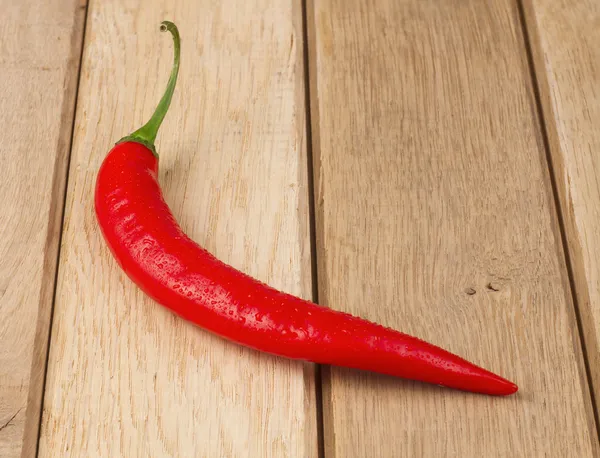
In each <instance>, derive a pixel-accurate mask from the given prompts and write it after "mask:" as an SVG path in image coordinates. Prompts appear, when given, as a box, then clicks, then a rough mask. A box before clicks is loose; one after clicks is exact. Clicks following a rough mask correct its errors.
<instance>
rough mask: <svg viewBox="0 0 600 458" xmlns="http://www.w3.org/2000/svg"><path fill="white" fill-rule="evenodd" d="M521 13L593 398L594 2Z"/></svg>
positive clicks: (599, 34)
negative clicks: (562, 223) (537, 85)
mask: <svg viewBox="0 0 600 458" xmlns="http://www.w3.org/2000/svg"><path fill="white" fill-rule="evenodd" d="M524 4H525V13H526V14H525V17H526V19H527V25H528V30H529V37H530V41H531V49H532V52H533V56H534V62H535V68H536V75H537V81H538V84H539V87H540V95H541V100H542V106H543V112H544V118H545V120H546V128H547V132H548V139H549V148H550V152H551V155H552V164H553V170H554V176H555V180H556V185H557V190H558V196H559V200H560V204H561V209H562V215H563V221H564V224H565V231H566V236H567V240H568V249H569V254H570V259H571V265H572V271H573V274H574V275H573V277H574V283H575V290H576V292H577V303H578V306H579V310H580V314H581V323H582V328H583V332H584V336H585V343H586V350H587V351H586V354H587V357H588V361H589V365H590V370H591V375H592V384H593V387H594V392H595V397H596V399H598V397H599V396H600V264H599V262H600V214H599V213H598V202H599V200H600V182H599V177H600V155H599V154H598V153H599V151H600V91H599V89H598V88H600V48H599V47H598V43H600V29H599V28H598V23H599V21H600V4H599V3H598V2H594V1H590V0H588V1H583V2H576V4H575V5H574V4H573V3H572V2H568V1H563V0H549V1H531V0H529V1H526V2H525V3H524Z"/></svg>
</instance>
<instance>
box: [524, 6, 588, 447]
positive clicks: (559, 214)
mask: <svg viewBox="0 0 600 458" xmlns="http://www.w3.org/2000/svg"><path fill="white" fill-rule="evenodd" d="M515 1H516V2H517V7H518V11H519V22H520V25H521V29H522V34H523V47H524V49H525V52H526V55H527V64H528V65H529V71H530V74H531V87H532V89H533V93H534V96H535V103H536V107H535V109H536V116H537V119H538V124H539V126H540V131H541V134H542V139H543V142H544V152H545V154H546V162H547V165H548V175H549V181H550V184H551V187H552V197H553V203H554V208H555V212H556V218H557V224H558V228H559V231H560V240H561V244H562V250H563V256H564V259H565V268H566V270H567V275H568V278H569V287H570V290H571V297H572V300H573V308H574V312H575V318H576V322H577V331H578V333H579V341H580V342H581V351H582V353H583V363H584V367H585V372H586V376H587V383H588V387H589V389H588V391H589V396H590V402H591V405H592V414H593V417H594V422H595V426H596V434H597V435H598V438H599V439H600V419H599V417H598V402H597V399H596V396H595V393H594V389H593V388H594V386H593V383H592V372H591V368H590V358H589V352H588V348H587V346H586V341H585V333H584V330H583V320H582V317H581V304H580V302H579V295H578V293H577V285H576V282H575V275H574V273H573V257H572V253H571V250H570V248H569V242H568V239H567V231H566V223H565V218H564V213H563V209H562V207H561V205H560V197H559V192H558V185H557V177H556V168H555V167H554V164H553V162H552V154H551V151H550V141H549V137H548V119H547V117H546V116H545V114H544V110H543V107H542V98H541V90H540V86H541V84H540V79H544V68H543V67H542V68H539V69H538V71H536V66H535V59H534V53H533V46H537V47H539V43H538V42H537V41H536V42H535V44H534V42H533V41H532V39H531V37H532V35H533V36H537V34H536V27H535V25H532V24H528V21H527V15H526V14H525V6H524V4H523V1H524V0H515ZM530 28H532V29H533V30H530Z"/></svg>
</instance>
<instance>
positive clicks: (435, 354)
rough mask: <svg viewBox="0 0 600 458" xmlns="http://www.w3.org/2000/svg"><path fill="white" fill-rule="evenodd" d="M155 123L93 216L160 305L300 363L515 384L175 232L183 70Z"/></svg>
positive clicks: (123, 159) (486, 388)
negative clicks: (164, 138)
mask: <svg viewBox="0 0 600 458" xmlns="http://www.w3.org/2000/svg"><path fill="white" fill-rule="evenodd" d="M161 30H162V31H167V30H168V31H169V32H171V34H172V35H173V40H174V50H175V59H174V64H173V69H172V71H171V76H170V79H169V82H168V85H167V89H166V92H165V94H164V95H163V97H162V99H161V101H160V103H159V105H158V107H157V108H156V111H155V113H154V114H153V116H152V118H151V119H150V120H149V121H148V123H147V124H146V125H144V126H143V127H142V128H140V129H139V130H137V131H135V132H133V133H132V134H131V135H129V136H127V137H125V138H123V139H122V140H120V141H119V142H117V144H116V145H115V146H114V147H113V148H112V150H111V151H110V152H109V153H108V155H107V157H106V158H105V160H104V162H103V163H102V166H101V167H100V170H99V173H98V177H97V183H96V194H95V210H96V216H97V219H98V223H99V225H100V228H101V231H102V234H103V236H104V238H105V240H106V243H107V244H108V246H109V248H110V250H111V252H112V254H113V255H114V257H115V258H116V260H117V261H118V263H119V265H120V266H121V267H122V269H123V270H124V271H125V272H126V273H127V275H128V276H129V277H130V278H131V279H132V280H133V281H134V282H135V283H136V284H137V285H138V286H139V287H140V288H141V289H142V290H143V291H144V292H145V293H146V294H148V295H149V296H150V297H152V298H153V299H154V300H155V301H157V302H158V303H160V304H162V305H163V306H165V307H167V308H169V309H170V310H172V311H173V312H175V313H176V314H178V315H179V316H181V317H182V318H184V319H186V320H189V321H191V322H193V323H195V324H196V325H198V326H199V327H201V328H204V329H206V330H208V331H211V332H213V333H216V334H218V335H220V336H222V337H223V338H226V339H229V340H231V341H234V342H237V343H239V344H242V345H245V346H248V347H251V348H254V349H257V350H260V351H263V352H267V353H271V354H275V355H279V356H284V357H288V358H293V359H301V360H307V361H312V362H315V363H320V364H330V365H334V366H345V367H350V368H356V369H362V370H368V371H373V372H378V373H383V374H389V375H392V376H398V377H402V378H406V379H413V380H419V381H423V382H428V383H434V384H438V385H442V386H446V387H451V388H455V389H459V390H466V391H471V392H479V393H486V394H491V395H508V394H512V393H514V392H516V391H517V389H518V388H517V386H516V385H515V384H513V383H512V382H509V381H508V380H505V379H503V378H501V377H499V376H497V375H495V374H492V373H491V372H488V371H486V370H485V369H482V368H480V367H477V366H475V365H473V364H471V363H469V362H468V361H465V360H464V359H462V358H460V357H458V356H456V355H454V354H451V353H449V352H447V351H445V350H442V349H441V348H438V347H436V346H434V345H431V344H429V343H426V342H423V341H422V340H419V339H417V338H415V337H411V336H408V335H406V334H403V333H400V332H398V331H395V330H393V329H389V328H385V327H383V326H381V325H379V324H376V323H372V322H369V321H367V320H364V319H362V318H359V317H356V316H352V315H350V314H347V313H343V312H339V311H335V310H332V309H329V308H327V307H323V306H320V305H317V304H314V303H312V302H309V301H306V300H303V299H300V298H298V297H295V296H292V295H290V294H287V293H284V292H281V291H277V290H276V289H274V288H271V287H270V286H268V285H266V284H264V283H261V282H259V281H257V280H255V279H253V278H251V277H250V276H248V275H246V274H244V273H242V272H240V271H238V270H236V269H234V268H233V267H231V266H229V265H227V264H225V263H223V262H221V261H220V260H218V259H217V258H216V257H214V256H213V255H212V254H210V253H209V252H207V251H206V250H205V249H203V248H202V247H200V246H199V245H197V244H196V243H195V242H194V241H193V240H191V239H190V238H189V237H188V236H187V235H186V234H185V233H184V232H183V231H182V229H181V228H180V226H179V225H178V224H177V222H176V220H175V218H174V216H173V214H172V213H171V211H170V209H169V207H168V206H167V204H166V202H165V200H164V199H163V194H162V191H161V188H160V185H159V183H158V180H157V172H158V156H157V153H156V150H155V147H154V140H155V138H156V134H157V132H158V129H159V127H160V124H161V123H162V120H163V118H164V116H165V114H166V112H167V110H168V108H169V105H170V103H171V98H172V95H173V91H174V89H175V83H176V80H177V74H178V71H179V55H180V39H179V32H178V30H177V27H176V26H175V25H174V24H173V23H171V22H168V21H165V22H163V23H162V24H161Z"/></svg>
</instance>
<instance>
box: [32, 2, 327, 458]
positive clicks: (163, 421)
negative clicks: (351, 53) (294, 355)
mask: <svg viewBox="0 0 600 458" xmlns="http://www.w3.org/2000/svg"><path fill="white" fill-rule="evenodd" d="M298 7H299V4H297V5H294V4H293V3H292V2H287V3H285V4H284V3H282V2H279V1H277V0H264V1H259V0H256V1H252V2H246V3H244V2H235V1H225V2H208V1H204V2H197V1H192V0H178V1H176V2H167V1H162V2H161V1H152V2H128V4H127V8H126V7H125V6H123V3H122V2H120V1H117V0H113V1H102V2H101V1H95V0H94V1H92V2H91V3H90V6H89V8H90V11H89V15H88V25H87V32H86V43H85V52H84V58H83V63H82V77H81V83H80V89H79V102H78V106H77V115H76V125H75V139H74V146H73V158H72V161H71V174H70V177H69V188H68V193H67V202H66V211H67V218H66V222H65V227H64V236H63V245H62V251H61V262H60V267H59V278H58V286H57V288H58V289H57V299H56V305H55V314H54V326H53V330H52V340H51V348H50V357H49V367H48V381H47V390H46V397H45V403H44V415H43V423H42V432H41V442H40V456H42V457H56V456H77V457H79V456H107V457H108V456H109V457H118V456H123V457H134V456H140V457H142V456H143V457H146V456H152V457H160V456H165V457H166V456H173V457H180V456H199V457H201V456H202V457H204V456H205V457H218V456H224V457H225V456H230V457H241V456H254V457H263V456H278V457H283V456H289V457H300V456H302V457H304V456H307V457H308V456H316V453H317V451H316V449H317V431H316V420H317V415H316V405H315V386H314V374H313V368H312V365H310V364H303V363H299V362H290V361H286V360H281V359H278V358H274V357H270V356H266V355H262V354H259V353H257V352H255V351H251V350H247V349H242V348H241V347H238V346H236V345H233V344H230V343H226V342H225V341H223V340H221V339H219V338H217V337H215V336H212V335H210V334H208V333H206V332H203V331H201V330H199V329H198V328H196V327H194V326H192V325H190V324H187V323H184V322H183V321H182V320H180V319H178V318H176V317H175V316H173V315H172V314H171V313H169V312H168V311H166V309H164V308H162V307H160V306H158V305H157V304H155V303H153V302H152V301H150V300H148V299H147V298H145V297H144V295H143V294H142V293H141V292H140V291H139V290H138V289H137V288H136V287H134V285H133V284H132V283H131V282H130V281H129V280H128V279H127V278H126V277H125V276H124V274H123V273H122V271H121V270H120V269H119V268H118V266H117V264H116V262H114V261H113V259H112V257H111V255H110V254H109V252H108V250H107V249H106V246H105V244H104V242H103V240H102V239H101V236H100V233H99V230H98V227H97V224H96V221H95V217H94V215H93V212H92V201H93V185H94V182H95V177H96V172H97V170H98V167H99V165H100V163H101V161H102V160H103V158H104V156H105V154H106V153H107V152H108V150H109V149H110V147H111V146H112V145H113V143H114V142H115V141H116V140H118V139H119V138H120V137H122V136H124V135H126V134H128V133H129V132H130V131H132V130H134V129H135V128H137V126H139V125H141V123H143V122H144V121H145V120H146V118H147V117H149V116H150V114H151V112H152V110H153V109H154V107H155V105H156V104H157V103H158V100H159V99H160V96H161V95H162V91H163V90H164V87H165V84H166V81H167V78H168V74H169V69H170V65H171V63H172V42H171V39H170V37H169V36H168V35H165V34H161V33H159V30H158V26H159V24H160V21H161V20H163V19H164V18H173V19H174V20H175V21H176V22H177V24H178V27H179V29H180V33H181V36H182V59H181V60H182V65H181V71H180V75H179V84H178V87H177V89H176V92H175V96H174V100H173V103H172V105H171V111H170V112H169V114H168V115H167V117H166V119H165V123H164V125H163V128H162V129H161V132H160V133H159V138H158V139H157V140H158V141H157V149H158V151H159V154H160V155H161V156H160V157H161V159H160V182H161V183H162V185H163V186H164V189H165V194H166V196H165V197H166V199H167V201H168V203H169V204H171V206H172V208H173V211H174V213H175V215H176V217H177V218H178V220H179V221H180V223H181V224H182V227H183V228H184V230H186V231H187V232H188V233H189V234H190V236H191V237H193V238H194V239H195V240H197V241H198V242H199V243H201V244H202V245H204V246H206V247H207V249H209V250H210V251H211V252H213V253H214V254H215V255H217V256H219V257H220V258H221V259H223V260H224V261H226V262H230V263H231V264H233V265H234V266H235V267H237V268H241V269H243V270H244V271H246V272H248V273H250V274H252V275H254V276H256V277H258V278H260V279H261V280H263V281H267V282H269V283H270V284H273V285H275V286H276V287H278V288H281V289H283V290H286V291H288V292H290V293H294V294H298V295H301V296H304V297H308V298H309V297H310V294H311V291H312V287H311V272H310V244H309V242H310V240H309V219H308V207H307V205H308V188H307V157H306V141H305V132H306V129H305V121H304V115H305V107H304V88H303V84H304V70H303V62H302V52H303V42H302V23H301V18H302V16H301V14H298V11H296V8H298Z"/></svg>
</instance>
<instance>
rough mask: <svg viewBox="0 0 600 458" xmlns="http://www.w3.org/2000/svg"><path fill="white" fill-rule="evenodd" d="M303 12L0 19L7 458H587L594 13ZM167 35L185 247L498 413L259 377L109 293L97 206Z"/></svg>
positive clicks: (493, 7)
mask: <svg viewBox="0 0 600 458" xmlns="http://www.w3.org/2000/svg"><path fill="white" fill-rule="evenodd" d="M303 3H304V2H303V1H302V0H285V1H277V0H246V1H243V0H225V1H216V0H215V1H210V0H201V1H193V0H175V1H173V2H167V1H166V0H149V1H146V2H142V1H140V0H129V1H127V2H122V1H118V0H102V1H100V0H91V1H90V3H89V5H87V8H86V4H85V3H84V2H83V1H81V2H77V1H74V0H50V1H47V2H41V1H37V2H35V1H33V0H26V1H25V2H21V3H20V4H19V5H16V4H15V5H13V3H10V2H7V1H6V0H0V5H2V8H3V12H4V13H5V14H4V17H3V21H2V25H0V65H1V66H2V67H1V70H2V71H1V72H0V82H2V83H3V84H2V85H0V125H2V126H3V130H2V132H3V137H2V141H1V142H0V160H2V161H3V162H2V164H3V167H2V168H1V169H0V170H2V173H3V175H2V178H3V179H2V180H1V181H0V191H1V194H0V196H1V197H2V199H1V200H0V202H1V205H2V211H1V212H0V229H2V234H3V237H2V239H0V253H1V254H2V263H1V264H0V265H1V267H0V348H1V349H0V457H2V458H4V457H16V456H23V457H33V456H36V452H38V451H39V453H38V455H39V456H40V457H81V456H86V457H87V456H89V457H110V458H113V457H127V458H130V457H148V456H152V457H187V456H197V457H210V458H213V457H234V458H238V457H246V456H248V457H273V458H280V457H291V458H296V457H302V458H304V457H310V458H313V457H315V458H316V457H321V458H322V457H327V458H333V457H336V458H338V457H339V458H341V457H343V458H352V457H367V456H368V457H385V458H387V457H427V458H429V457H442V456H443V457H460V458H467V457H481V456H485V457H496V456H498V457H517V456H518V457H521V456H523V457H542V456H543V457H560V458H563V457H578V458H579V457H600V447H599V444H598V429H597V428H598V425H597V424H596V419H595V415H594V414H595V404H594V401H593V399H592V394H593V393H594V390H593V389H592V387H593V386H595V388H596V389H595V398H596V399H598V396H599V395H600V394H599V393H598V390H599V389H600V364H599V363H600V356H598V355H600V349H599V348H598V346H599V344H598V342H599V332H600V327H599V325H598V323H600V315H599V313H600V309H599V307H600V306H599V304H598V303H599V299H600V298H599V293H598V291H599V289H598V288H599V282H598V278H599V276H600V273H599V272H598V268H597V262H596V259H598V258H600V244H599V243H598V242H597V239H598V238H599V236H600V219H599V217H597V213H598V212H597V211H596V210H595V209H596V207H597V202H598V200H599V197H600V196H599V194H600V186H599V185H598V182H599V180H598V176H599V175H600V163H599V162H598V159H597V157H596V156H598V149H599V148H600V140H597V139H596V136H597V135H598V134H597V132H600V108H599V107H600V104H599V103H598V101H597V98H598V90H597V87H598V83H599V81H597V80H598V78H600V77H599V76H598V75H599V74H600V72H599V71H598V66H599V65H600V51H598V50H597V48H596V46H595V45H596V44H597V43H598V42H599V40H598V38H600V37H599V33H600V32H598V30H597V29H598V27H597V24H598V23H599V21H600V8H599V7H598V6H597V4H596V3H595V2H592V1H591V0H586V1H582V2H575V4H573V3H569V2H566V1H564V0H545V1H542V0H523V2H522V3H523V4H522V5H521V4H520V2H518V1H516V0H493V1H489V2H481V1H477V0H461V1H458V0H451V1H445V2H428V1H422V0H376V1H373V2H367V1H364V0H320V1H315V0H307V2H306V3H307V4H306V5H303ZM85 16H87V17H85ZM304 16H306V17H304ZM164 19H169V20H173V21H174V22H176V23H177V25H178V27H179V29H180V32H181V36H182V63H181V70H180V75H179V81H178V85H177V89H176V91H175V96H174V99H173V103H172V105H171V109H170V112H169V113H168V115H167V117H166V119H165V123H164V124H163V127H162V129H161V131H160V133H159V136H158V139H157V148H158V151H159V153H160V155H161V156H160V157H161V159H160V182H161V184H162V186H163V189H164V191H165V196H166V199H167V202H168V203H169V204H170V206H171V208H172V209H173V211H174V213H175V215H176V217H177V219H178V220H179V222H180V223H181V225H182V226H183V228H184V230H186V231H187V232H188V234H190V236H191V237H192V238H194V239H195V240H196V241H198V242H199V243H200V244H202V245H204V246H205V247H206V248H207V249H208V250H209V251H211V252H212V253H214V254H215V255H217V256H218V257H220V258H221V259H223V260H224V261H226V262H228V263H230V264H232V265H233V266H235V267H237V268H239V269H241V270H243V271H245V272H247V273H249V274H251V275H253V276H255V277H257V278H259V279H261V280H263V281H266V282H268V283H270V284H271V285H273V286H275V287H277V288H280V289H283V290H285V291H288V292H291V293H293V294H297V295H299V296H302V297H305V298H311V297H312V291H313V289H318V300H319V302H320V303H321V304H323V305H324V306H328V307H333V308H336V309H343V310H346V311H349V312H352V313H355V314H358V315H360V316H363V317H366V318H369V319H373V320H377V321H379V322H381V323H383V324H385V325H388V326H392V327H395V328H397V329H399V330H402V331H405V332H408V333H411V334H414V335H417V336H419V337H422V338H425V339H426V340H429V341H431V342H433V343H435V344H439V345H441V346H443V347H445V348H447V349H449V350H451V351H454V352H456V353H458V354H460V355H461V356H463V357H466V358H468V359H470V360H472V361H474V362H476V363H478V364H480V365H482V366H484V367H486V368H488V369H490V370H492V371H494V372H497V373H499V374H501V375H504V376H506V377H507V378H509V379H511V380H513V381H515V382H516V383H517V384H518V385H519V387H520V391H519V393H518V394H517V395H515V396H511V397H508V398H491V397H486V396H477V395H473V394H468V393H461V392H456V391H452V390H448V389H443V388H440V387H435V386H430V385H424V384H420V383H416V382H407V381H403V380H398V379H393V378H391V377H382V376H377V375H374V374H367V373H360V372H358V371H352V370H345V369H340V368H329V367H323V368H321V370H320V371H317V370H316V368H315V367H313V365H312V364H310V363H303V362H292V361H287V360H285V359H281V358H274V357H270V356H267V355H262V354H259V353H257V352H255V351H251V350H248V349H244V348H241V347H239V346H237V345H234V344H231V343H227V342H225V341H223V340H222V339H220V338H217V337H215V336H213V335H211V334H209V333H207V332H204V331H202V330H200V329H198V328H196V327H194V326H192V325H190V324H188V323H185V322H183V321H182V320H181V319H179V318H176V317H175V316H173V315H172V314H171V313H170V312H168V311H167V310H166V309H164V308H163V307H161V306H159V305H157V304H156V303H154V302H153V301H151V300H150V299H148V298H147V297H146V296H145V295H144V294H142V293H141V292H140V291H139V290H138V289H137V288H136V287H135V286H134V285H133V284H132V283H131V281H130V280H128V279H127V277H126V276H125V275H124V274H123V272H122V271H121V270H120V269H119V268H118V267H117V265H116V263H115V261H114V260H113V258H112V256H111V255H110V254H109V252H108V250H107V248H106V245H105V244H104V242H103V240H102V238H101V236H100V233H99V230H98V226H97V223H96V220H95V216H94V213H93V205H92V196H93V186H94V184H95V179H96V173H97V171H98V167H99V165H100V163H101V161H102V160H103V158H104V157H105V154H106V153H107V152H108V150H109V149H110V148H111V147H112V146H113V144H114V142H115V141H116V140H118V139H119V138H121V137H122V136H124V135H126V134H128V133H129V132H131V131H132V130H133V129H135V128H137V127H139V126H140V125H141V124H142V123H143V122H145V121H146V120H147V118H148V117H149V116H150V114H151V112H152V110H153V109H154V107H155V106H156V104H157V102H158V100H159V98H160V96H161V94H162V92H163V90H164V86H165V84H166V81H167V78H168V74H169V70H170V65H171V62H172V41H171V39H170V37H169V36H168V35H166V34H161V33H160V32H159V31H158V26H159V24H160V21H162V20H164ZM84 29H85V31H84ZM305 34H307V36H308V39H305V38H304V36H305ZM84 37H85V42H84ZM82 49H83V58H82V63H81V71H80V72H79V57H80V51H81V50H82ZM76 94H77V103H76V105H77V106H76V107H75V100H76ZM308 100H309V101H310V103H309V104H308V103H307V101H308ZM307 112H308V113H309V114H310V116H307ZM73 118H75V122H74V129H72V126H73ZM309 121H310V122H309ZM308 124H310V125H308ZM72 130H73V132H72ZM71 141H72V142H73V147H72V151H71V150H70V147H71ZM69 155H70V156H69ZM67 177H68V186H66V184H67ZM313 184H314V186H313ZM65 188H66V189H65ZM313 196H314V197H313ZM313 200H314V202H313ZM63 208H64V211H65V217H64V222H62V219H61V218H62V214H63ZM311 218H314V221H312V222H311ZM61 224H62V227H61ZM311 226H312V227H313V229H314V231H312V230H311ZM59 240H61V241H62V243H60V247H59ZM59 248H60V250H59ZM313 265H316V272H313V267H312V266H313ZM57 266H58V270H57ZM313 274H316V275H314V278H313ZM55 280H56V284H55ZM53 306H54V309H53V308H52V307H53ZM51 323H52V326H51V328H50V324H51ZM49 337H50V345H49V349H48V338H49ZM47 352H48V353H47ZM46 357H47V358H48V360H46ZM46 362H47V368H46ZM45 369H46V373H44V370H45ZM588 369H589V371H588ZM588 372H589V373H588ZM319 374H320V375H319ZM44 375H45V376H46V378H45V379H44ZM44 381H45V386H44ZM42 394H43V396H44V397H43V400H42ZM42 401H43V403H42ZM42 405H43V412H42V411H41V409H42ZM40 413H41V429H40V430H38V426H40ZM38 433H39V450H38Z"/></svg>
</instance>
